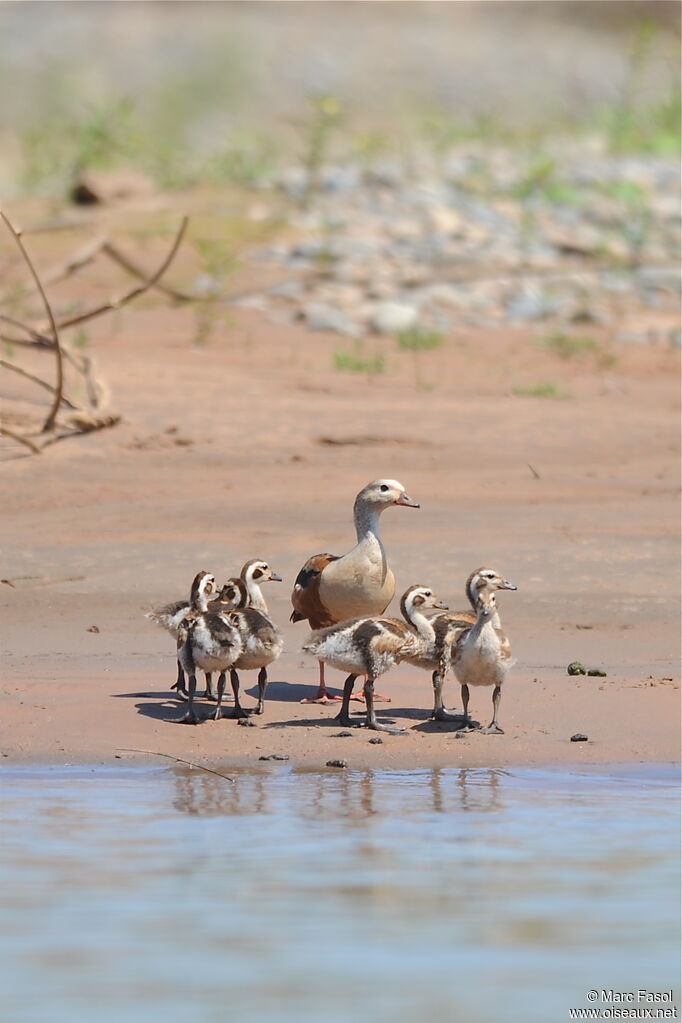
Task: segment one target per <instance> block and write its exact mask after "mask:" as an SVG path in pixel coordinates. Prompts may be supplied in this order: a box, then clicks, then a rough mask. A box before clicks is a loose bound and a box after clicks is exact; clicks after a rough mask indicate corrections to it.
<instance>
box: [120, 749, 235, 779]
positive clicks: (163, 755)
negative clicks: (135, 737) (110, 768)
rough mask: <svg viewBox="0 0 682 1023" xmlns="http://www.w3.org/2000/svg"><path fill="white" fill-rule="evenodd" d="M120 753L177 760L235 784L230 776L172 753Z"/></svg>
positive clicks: (137, 750)
mask: <svg viewBox="0 0 682 1023" xmlns="http://www.w3.org/2000/svg"><path fill="white" fill-rule="evenodd" d="M119 753H146V754H147V755H148V756H150V757H166V758H167V759H168V760H175V762H176V763H178V764H187V766H188V767H194V768H195V769H196V770H197V771H206V772H207V774H214V775H215V776H216V778H222V779H223V781H231V782H234V778H231V777H230V776H229V774H221V773H220V771H214V770H213V769H212V768H210V767H204V766H203V765H202V764H193V763H192V761H191V760H183V758H182V757H176V756H174V755H173V754H171V753H159V752H157V751H156V750H153V749H119Z"/></svg>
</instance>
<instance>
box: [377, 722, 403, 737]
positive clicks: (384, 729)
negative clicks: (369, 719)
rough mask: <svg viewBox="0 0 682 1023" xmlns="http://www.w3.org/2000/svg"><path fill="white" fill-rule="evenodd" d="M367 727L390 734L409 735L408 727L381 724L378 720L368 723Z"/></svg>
mask: <svg viewBox="0 0 682 1023" xmlns="http://www.w3.org/2000/svg"><path fill="white" fill-rule="evenodd" d="M367 727H368V728H371V729H372V731H373V732H388V734H389V735H407V729H406V728H393V727H392V726H391V725H380V724H379V723H378V722H375V723H374V724H368V725H367Z"/></svg>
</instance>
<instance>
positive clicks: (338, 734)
mask: <svg viewBox="0 0 682 1023" xmlns="http://www.w3.org/2000/svg"><path fill="white" fill-rule="evenodd" d="M352 734H353V733H352V732H335V733H334V735H333V736H332V738H334V739H350V737H351V735H352Z"/></svg>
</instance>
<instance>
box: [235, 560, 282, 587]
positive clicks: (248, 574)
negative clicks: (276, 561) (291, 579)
mask: <svg viewBox="0 0 682 1023" xmlns="http://www.w3.org/2000/svg"><path fill="white" fill-rule="evenodd" d="M240 575H241V577H242V579H243V580H244V581H245V582H249V581H250V580H253V581H254V582H255V583H258V584H260V583H266V582H277V583H281V582H282V576H281V575H279V574H278V573H277V572H273V570H272V569H271V568H270V566H269V564H268V563H267V561H262V560H261V559H260V558H253V559H252V560H251V561H247V562H246V564H245V565H244V566H243V567H242V570H241V572H240Z"/></svg>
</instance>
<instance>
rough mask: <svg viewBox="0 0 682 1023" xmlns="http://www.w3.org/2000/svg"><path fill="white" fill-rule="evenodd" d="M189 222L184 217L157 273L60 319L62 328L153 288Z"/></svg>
mask: <svg viewBox="0 0 682 1023" xmlns="http://www.w3.org/2000/svg"><path fill="white" fill-rule="evenodd" d="M187 223H188V218H187V217H183V218H182V222H181V224H180V227H179V228H178V232H177V234H176V236H175V239H174V241H173V244H172V246H171V248H170V251H169V253H168V255H167V256H166V258H165V259H164V261H163V263H162V264H161V266H160V267H159V268H158V270H157V271H156V273H154V274H153V275H152V276H151V277H148V278H147V279H146V280H145V281H144V282H143V283H142V284H140V285H138V286H137V287H136V288H133V289H132V290H131V291H127V292H125V293H124V294H123V295H119V297H118V298H112V299H110V300H109V301H108V302H105V303H104V304H103V305H100V306H97V307H96V308H94V309H89V310H88V311H87V312H84V313H79V314H78V315H76V316H70V317H67V318H66V319H64V320H60V321H59V327H60V329H62V330H63V329H64V328H65V327H73V326H74V325H75V324H76V323H84V322H85V321H86V320H91V319H93V318H94V317H95V316H100V315H101V313H106V312H108V311H109V310H110V309H120V308H121V306H123V305H125V304H126V303H127V302H130V301H131V300H132V299H133V298H137V297H138V295H142V294H144V292H145V291H148V290H149V289H150V288H153V287H154V285H155V284H156V283H157V281H158V280H159V279H160V278H161V277H163V275H164V274H165V272H166V270H167V269H168V267H169V266H170V265H171V263H172V262H173V260H174V258H175V254H176V252H177V251H178V249H179V248H180V243H181V241H182V239H183V237H184V234H185V230H186V229H187Z"/></svg>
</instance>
